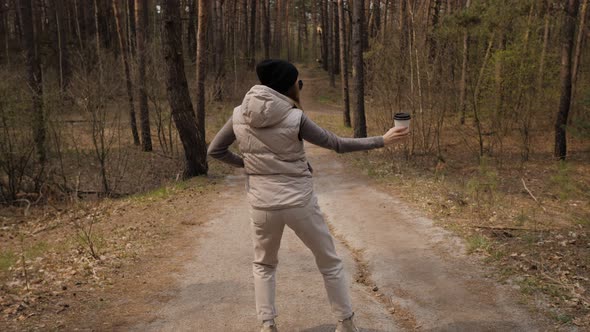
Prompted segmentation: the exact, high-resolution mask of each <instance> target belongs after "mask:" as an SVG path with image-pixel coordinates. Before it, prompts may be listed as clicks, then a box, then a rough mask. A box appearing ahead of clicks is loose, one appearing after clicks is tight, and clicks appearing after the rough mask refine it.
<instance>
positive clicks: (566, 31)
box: [554, 0, 579, 160]
mask: <svg viewBox="0 0 590 332" xmlns="http://www.w3.org/2000/svg"><path fill="white" fill-rule="evenodd" d="M578 5H579V3H578V0H568V1H567V5H566V15H565V18H564V21H563V31H562V33H563V35H562V41H561V70H560V74H559V77H560V81H561V97H560V99H559V111H558V112H557V119H556V121H555V152H554V155H555V157H556V158H558V159H560V160H565V158H566V155H567V138H566V125H567V117H568V114H569V111H570V105H571V96H572V51H573V48H574V35H575V32H576V17H577V15H578Z"/></svg>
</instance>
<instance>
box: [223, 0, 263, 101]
mask: <svg viewBox="0 0 590 332" xmlns="http://www.w3.org/2000/svg"><path fill="white" fill-rule="evenodd" d="M213 4H214V7H213V12H214V13H215V20H214V21H213V24H214V27H215V34H214V35H215V55H214V57H215V82H214V85H213V100H215V101H221V100H222V99H223V82H224V80H225V63H224V60H225V57H224V48H225V44H224V42H223V0H214V2H213ZM252 22H255V20H252ZM252 41H253V40H252Z"/></svg>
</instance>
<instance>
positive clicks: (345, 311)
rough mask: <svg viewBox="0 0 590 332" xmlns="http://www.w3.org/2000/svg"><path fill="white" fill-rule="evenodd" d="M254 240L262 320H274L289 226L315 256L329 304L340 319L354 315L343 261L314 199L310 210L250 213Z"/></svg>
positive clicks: (258, 307) (255, 282)
mask: <svg viewBox="0 0 590 332" xmlns="http://www.w3.org/2000/svg"><path fill="white" fill-rule="evenodd" d="M250 216H251V224H252V230H253V240H254V262H253V263H254V265H253V271H254V291H255V294H256V312H257V314H258V319H259V320H267V319H274V318H275V317H276V316H277V310H276V307H275V271H276V268H277V264H278V263H279V260H278V252H279V247H280V245H281V237H282V236H283V229H284V228H285V225H287V226H289V227H290V228H291V229H292V230H293V231H294V232H295V234H297V236H298V237H299V239H301V241H303V243H304V244H305V245H306V246H307V247H308V248H309V249H310V250H311V252H312V253H313V255H314V256H315V261H316V264H317V266H318V269H319V270H320V272H321V273H322V275H323V277H324V286H325V287H326V292H327V293H328V300H329V301H330V305H331V306H332V311H333V312H334V315H335V316H336V318H337V319H339V320H342V319H345V318H348V317H350V316H351V315H352V307H351V304H350V297H349V295H348V284H347V282H346V278H345V273H344V269H343V265H342V260H340V258H339V257H338V255H337V254H336V250H335V248H334V240H333V239H332V236H331V235H330V232H329V230H328V226H327V225H326V222H325V221H324V218H323V216H322V212H321V211H320V208H319V206H318V202H317V198H316V196H315V195H314V196H313V197H312V198H311V200H310V202H309V203H308V204H307V206H304V207H297V208H288V209H281V210H274V211H268V210H257V209H253V208H251V209H250Z"/></svg>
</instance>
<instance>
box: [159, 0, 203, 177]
mask: <svg viewBox="0 0 590 332" xmlns="http://www.w3.org/2000/svg"><path fill="white" fill-rule="evenodd" d="M163 5H164V8H163V9H164V25H163V31H162V39H163V40H162V52H163V54H164V60H165V61H166V91H167V92H168V102H169V103H170V109H171V113H172V118H173V119H174V124H175V126H176V129H177V130H178V134H179V136H180V140H181V141H182V146H183V148H184V157H185V168H184V174H183V175H184V178H189V177H193V176H197V175H201V174H207V159H206V154H207V152H206V148H205V144H206V143H205V138H204V137H203V136H201V135H200V132H199V130H198V128H197V121H196V119H195V113H194V111H193V104H192V101H191V97H190V93H189V90H188V83H187V80H186V76H185V73H184V58H183V56H182V21H181V18H180V6H179V0H166V1H164V3H163Z"/></svg>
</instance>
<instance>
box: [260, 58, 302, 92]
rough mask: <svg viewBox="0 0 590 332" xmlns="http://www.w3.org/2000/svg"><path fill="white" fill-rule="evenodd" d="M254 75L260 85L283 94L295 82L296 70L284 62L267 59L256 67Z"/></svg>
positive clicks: (297, 73)
mask: <svg viewBox="0 0 590 332" xmlns="http://www.w3.org/2000/svg"><path fill="white" fill-rule="evenodd" d="M256 75H258V79H259V80H260V83H261V84H262V85H266V86H267V87H269V88H271V89H274V90H276V91H278V92H280V93H282V94H285V93H286V92H287V91H288V90H289V88H291V86H293V84H295V82H296V81H297V76H298V75H299V72H298V71H297V68H295V66H293V65H292V64H290V63H289V62H287V61H284V60H273V59H268V60H264V61H261V62H260V63H258V65H256Z"/></svg>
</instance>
